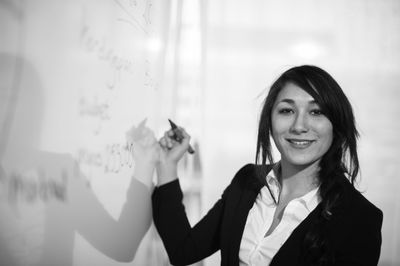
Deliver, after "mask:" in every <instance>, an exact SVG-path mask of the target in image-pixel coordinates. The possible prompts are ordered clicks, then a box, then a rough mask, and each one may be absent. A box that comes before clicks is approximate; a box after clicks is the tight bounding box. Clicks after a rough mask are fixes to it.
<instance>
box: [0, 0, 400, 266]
mask: <svg viewBox="0 0 400 266" xmlns="http://www.w3.org/2000/svg"><path fill="white" fill-rule="evenodd" d="M121 4H122V6H124V7H129V8H130V9H129V8H128V9H121V8H120V7H121ZM65 7H66V9H65ZM91 7H95V8H94V9H93V8H91ZM21 10H23V11H21ZM63 10H64V11H63ZM126 10H128V11H129V10H130V11H131V12H130V13H127V12H126ZM0 11H1V12H2V13H1V17H0V21H1V23H0V29H1V32H0V38H1V44H0V47H1V52H7V53H17V54H18V53H20V52H18V45H16V43H18V42H17V41H16V40H19V38H21V36H18V33H20V32H21V31H20V29H21V25H25V26H24V28H23V29H24V30H23V31H22V35H23V39H24V40H25V42H26V45H25V46H24V49H25V50H24V55H25V56H26V57H27V58H28V59H29V60H31V61H32V62H33V66H34V67H35V68H36V69H37V70H38V73H39V76H40V77H41V80H42V81H43V82H42V83H43V91H44V92H45V94H46V97H45V98H46V102H47V103H46V108H45V115H44V125H43V133H42V141H41V146H42V148H43V149H48V150H52V151H56V152H68V153H71V154H72V155H73V156H74V157H75V158H76V160H77V161H78V162H79V163H80V165H81V167H82V169H83V170H84V172H85V174H86V175H87V176H88V178H89V179H90V181H91V182H92V184H94V186H93V189H94V192H95V194H96V195H97V196H98V198H99V200H100V201H101V202H102V203H103V204H104V206H105V207H106V209H107V210H108V211H109V212H110V213H112V214H113V215H114V216H117V214H118V213H119V209H120V206H121V204H122V200H121V193H122V192H123V191H124V189H125V188H126V183H127V179H126V177H122V176H121V174H120V175H115V173H109V172H107V173H106V172H104V171H103V170H101V171H100V170H99V169H100V168H99V167H104V165H93V164H90V160H89V159H88V156H89V157H90V155H91V154H92V155H93V154H97V155H98V154H99V153H100V154H101V153H102V152H104V150H106V153H107V147H108V149H109V146H107V145H109V144H110V143H118V142H123V137H122V140H121V136H123V135H124V133H125V129H128V128H129V127H130V125H131V123H134V124H136V123H138V122H140V121H141V119H143V118H144V117H145V116H147V117H149V122H148V123H149V125H150V126H151V127H152V128H153V129H154V130H155V131H156V135H157V136H161V134H162V132H163V131H164V130H165V129H166V128H168V124H167V123H166V119H167V118H173V120H175V121H176V122H177V123H178V124H180V125H182V126H184V127H185V128H186V129H187V131H188V132H189V133H190V134H191V135H192V140H193V145H195V148H196V150H197V153H196V157H189V156H188V157H185V158H184V161H183V162H182V164H181V180H182V185H183V188H184V190H185V194H186V198H185V204H186V206H187V211H188V213H189V218H190V220H191V221H192V222H193V223H194V222H196V221H197V220H198V219H199V217H201V216H202V215H203V214H205V213H206V212H207V210H208V209H209V208H210V207H211V206H212V205H213V203H214V202H215V201H216V200H217V199H218V198H219V196H220V195H221V193H222V191H223V189H224V188H225V187H226V186H227V185H228V184H229V182H230V180H231V178H232V177H233V175H234V174H235V172H236V171H237V170H238V169H239V168H240V167H241V166H243V165H244V164H246V163H248V162H254V159H255V158H254V157H255V148H256V143H255V142H256V132H257V123H258V115H259V111H260V107H261V104H262V101H263V99H264V97H265V96H266V93H267V91H268V87H269V86H270V84H271V83H272V82H273V81H274V80H275V79H276V78H277V77H278V76H279V75H280V74H281V73H282V72H283V71H284V70H286V69H288V68H290V67H292V66H295V65H300V64H314V65H317V66H320V67H322V68H324V69H325V70H327V71H328V72H329V73H330V74H331V75H332V76H333V77H334V78H335V79H336V80H337V81H338V82H339V84H340V85H341V86H342V88H343V89H344V91H345V93H346V94H347V96H348V97H349V99H350V101H351V102H352V104H353V108H354V111H355V116H356V119H357V123H358V127H359V130H360V133H361V139H360V145H359V146H360V147H359V148H360V150H359V155H360V160H361V179H360V180H361V181H360V182H359V184H358V187H359V188H360V190H362V191H363V192H364V195H365V196H366V197H367V198H368V199H369V200H370V201H372V202H373V203H374V204H375V205H377V206H378V207H379V208H380V209H382V210H383V212H384V222H383V228H382V235H383V243H382V252H381V259H380V263H379V265H382V266H383V265H393V266H394V265H399V264H400V254H399V253H398V250H399V248H400V231H399V227H398V225H399V224H400V203H399V202H400V196H399V192H398V190H399V189H400V181H399V179H398V178H397V173H396V172H395V169H396V168H397V167H398V166H399V165H400V159H399V158H400V157H399V156H398V152H399V151H400V140H399V138H398V137H397V136H398V132H399V131H400V122H399V120H398V117H399V116H400V107H399V105H398V104H397V101H398V100H399V99H400V90H399V88H398V84H399V83H400V63H399V62H400V48H399V47H400V1H398V0H353V1H345V0H336V1H333V0H322V1H321V0H301V1H298V0H279V1H278V0H252V1H239V0H229V1H228V0H214V1H209V0H165V1H156V0H154V1H152V0H146V1H123V0H119V1H118V0H114V1H106V0H103V1H89V0H81V1H71V2H69V3H68V4H66V3H63V1H44V0H41V1H7V0H2V1H0ZM51 12H58V14H59V15H54V13H53V15H50V13H51ZM10 14H11V15H10ZM60 14H62V15H60ZM24 18H25V20H23V19H24ZM48 19H51V20H50V22H49V20H48ZM21 21H24V23H25V24H24V23H22V24H21V23H20V22H21ZM126 22H127V23H126ZM121 23H122V24H121ZM128 24H129V25H130V26H129V27H130V28H129V27H128V26H127V25H128ZM121 25H125V26H123V27H121ZM132 26H133V27H132ZM125 27H126V28H125ZM4 32H5V34H2V33H4ZM125 38H126V39H125ZM95 41H98V42H105V43H106V48H107V49H110V50H112V51H114V52H115V54H116V55H119V54H122V55H123V58H124V59H126V60H131V61H132V62H135V63H134V64H133V66H131V67H129V66H126V68H125V70H127V71H126V73H125V72H119V71H114V70H115V69H114V70H113V69H109V68H107V67H110V66H111V67H116V66H117V65H118V63H117V62H113V61H112V60H110V61H109V62H107V61H106V60H104V59H102V58H101V57H99V58H94V57H93V56H95V55H96V54H97V55H99V54H100V48H96V46H93V45H94V44H93V43H92V42H95ZM90 47H91V48H90ZM90 49H91V50H90ZM15 51H16V52H15ZM55 55H57V56H56V57H53V56H55ZM53 59H57V60H56V61H57V64H58V67H61V69H62V70H63V73H64V74H65V76H66V77H63V78H61V77H60V76H57V75H58V74H57V71H56V69H55V68H52V62H51V61H52V60H53ZM116 60H117V59H116ZM124 62H126V61H124ZM107 64H108V66H107ZM90 70H93V71H90ZM130 70H132V72H134V74H132V73H129V71H130ZM79 73H85V75H81V76H80V75H79ZM115 73H118V75H117V76H115V75H116V74H115ZM131 74H132V75H131ZM99 77H101V78H99ZM115 77H117V79H116V80H117V82H115ZM54 82H56V83H60V84H64V85H62V86H52V85H53V84H54ZM65 84H67V85H71V86H69V87H68V86H67V85H65ZM114 86H116V87H115V88H117V89H118V90H113V92H112V93H110V91H109V90H108V89H107V88H111V87H114ZM71 88H72V90H71ZM110 95H111V96H112V97H111V96H110ZM130 99H132V101H133V102H134V103H135V105H136V106H137V107H132V106H131V105H130ZM104 104H105V105H104ZM71 106H72V107H71ZM85 106H86V107H90V106H92V107H93V106H94V107H97V109H96V108H95V110H97V113H96V111H95V112H94V113H93V112H91V110H92V111H93V109H90V108H86V109H85ZM101 106H103V109H102V108H101ZM104 106H108V107H106V108H105V107H104ZM99 107H100V109H99ZM0 108H1V107H0ZM104 108H105V109H104ZM71 110H72V111H73V112H72V114H73V115H76V117H72V116H73V115H71V112H70V111H71ZM126 110H128V111H126ZM129 112H130V113H129ZM127 113H129V114H127ZM107 116H109V118H108V119H107ZM60 117H63V118H65V119H64V120H60V119H59V118H60ZM66 130H68V132H72V133H68V134H65V132H66ZM62 134H64V135H68V136H67V140H68V141H67V142H65V138H64V139H62V138H61V137H60V136H61V135H62ZM106 146H107V147H106ZM108 151H109V150H108ZM106 155H107V154H106ZM85 156H86V157H85ZM85 158H86V159H85ZM96 167H97V168H96ZM101 169H103V168H101ZM99 171H100V172H101V175H100V176H101V177H98V175H95V174H93V173H97V172H99ZM129 171H130V169H128V170H124V171H122V170H121V172H124V173H126V172H129ZM110 176H111V177H112V179H110ZM110 180H113V181H110ZM110 187H112V188H113V189H111V190H110V189H109V188H110ZM88 254H90V255H88ZM74 256H75V258H74V265H85V264H86V263H89V262H96V263H102V264H103V265H119V264H118V263H116V262H114V261H112V260H109V259H107V258H105V257H104V256H102V255H99V254H97V253H96V251H94V250H93V248H92V247H90V245H89V244H87V243H86V242H85V240H84V239H81V238H80V237H79V236H77V242H76V244H75V252H74ZM165 256H166V255H165V252H164V251H163V247H162V244H161V243H160V240H159V239H158V236H157V233H156V232H155V230H154V228H151V230H150V231H149V232H148V234H147V235H146V237H145V239H144V240H143V242H142V245H141V247H140V249H139V252H138V254H137V256H136V258H135V261H134V262H133V264H134V265H168V262H167V259H166V257H165ZM199 265H219V254H218V253H217V254H215V255H213V256H212V257H211V258H208V259H207V260H205V261H204V262H201V263H199Z"/></svg>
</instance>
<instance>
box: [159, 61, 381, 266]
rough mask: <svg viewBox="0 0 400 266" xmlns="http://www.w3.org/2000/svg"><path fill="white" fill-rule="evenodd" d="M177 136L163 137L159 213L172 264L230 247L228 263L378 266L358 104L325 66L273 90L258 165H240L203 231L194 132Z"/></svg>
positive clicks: (376, 224) (376, 216)
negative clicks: (184, 174)
mask: <svg viewBox="0 0 400 266" xmlns="http://www.w3.org/2000/svg"><path fill="white" fill-rule="evenodd" d="M169 134H170V132H166V134H165V135H164V137H163V138H162V139H161V141H160V144H161V146H162V151H161V154H162V156H161V157H160V158H163V159H162V160H160V163H159V167H158V169H157V170H158V187H157V188H156V189H155V190H154V193H153V218H154V223H155V225H156V227H157V230H158V232H159V234H160V236H161V238H162V240H163V242H164V245H165V247H166V250H167V252H168V255H169V258H170V261H171V263H172V264H174V265H186V264H191V263H194V262H196V261H199V260H201V259H203V258H205V257H207V256H209V255H211V254H213V253H214V252H216V251H217V250H221V265H377V263H378V259H379V255H380V247H381V226H382V212H381V211H380V210H379V209H378V208H377V207H375V206H374V205H373V204H372V203H370V202H369V201H368V200H367V199H366V198H364V196H362V195H361V194H360V193H359V192H358V191H357V190H356V189H355V188H354V185H353V184H354V181H355V179H356V176H357V174H358V169H359V163H358V155H357V137H358V132H357V129H356V127H355V120H354V116H353V111H352V107H351V105H350V103H349V101H348V100H347V97H346V96H345V94H344V93H343V91H342V89H341V88H340V86H339V85H338V84H337V82H336V81H335V80H334V79H333V78H332V77H331V76H330V75H329V74H328V73H327V72H325V71H324V70H322V69H320V68H318V67H315V66H308V65H305V66H299V67H294V68H291V69H289V70H287V71H286V72H284V73H283V74H282V75H281V76H280V77H279V78H278V80H277V81H276V82H275V83H274V84H273V85H272V86H271V89H270V91H269V93H268V96H267V98H266V99H265V103H264V106H263V109H262V112H261V116H260V123H259V131H258V140H257V153H256V164H247V165H246V166H244V167H243V168H242V169H240V170H239V171H238V173H237V174H236V175H235V177H234V178H233V180H232V182H231V184H230V185H229V186H228V187H227V188H226V189H225V191H224V193H223V195H222V197H221V199H220V200H219V201H218V202H217V203H216V204H215V205H214V206H213V207H212V208H211V210H210V211H209V212H208V213H207V215H206V216H205V217H203V218H202V219H201V220H200V221H199V222H198V223H197V224H196V225H195V226H194V227H191V225H190V224H189V222H188V220H187V217H186V213H185V210H184V207H183V205H182V202H181V201H182V191H181V188H180V184H179V181H178V179H177V171H176V169H177V163H178V161H179V159H180V158H181V157H182V156H183V154H184V153H185V152H186V151H187V149H188V147H189V140H190V136H189V135H188V134H186V133H185V134H184V139H183V141H182V143H178V142H176V141H175V142H174V141H173V140H172V139H171V138H170V137H169V136H170V135H169ZM271 137H272V139H273V141H274V142H275V144H276V146H277V148H278V150H279V152H280V153H281V160H280V161H279V162H275V161H274V159H273V156H272V148H271Z"/></svg>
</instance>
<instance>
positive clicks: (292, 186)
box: [278, 161, 319, 196]
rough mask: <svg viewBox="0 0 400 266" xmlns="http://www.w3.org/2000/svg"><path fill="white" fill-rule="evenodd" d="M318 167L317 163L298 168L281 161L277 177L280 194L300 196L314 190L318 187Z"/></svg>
mask: <svg viewBox="0 0 400 266" xmlns="http://www.w3.org/2000/svg"><path fill="white" fill-rule="evenodd" d="M318 165H319V161H316V162H314V163H312V164H310V165H300V166H298V165H293V164H290V163H287V162H285V161H281V163H280V171H279V175H278V176H279V182H280V183H281V186H282V192H284V193H285V194H291V195H297V196H300V195H304V194H306V193H308V192H309V191H311V190H313V189H314V188H316V187H317V186H318V185H319V181H318V169H319V166H318Z"/></svg>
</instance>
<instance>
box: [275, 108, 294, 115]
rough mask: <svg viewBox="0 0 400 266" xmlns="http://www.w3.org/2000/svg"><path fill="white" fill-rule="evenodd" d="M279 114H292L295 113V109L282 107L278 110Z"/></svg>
mask: <svg viewBox="0 0 400 266" xmlns="http://www.w3.org/2000/svg"><path fill="white" fill-rule="evenodd" d="M278 113H279V114H290V113H293V110H292V109H290V108H281V109H279V110H278Z"/></svg>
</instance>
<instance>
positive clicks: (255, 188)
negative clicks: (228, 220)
mask: <svg viewBox="0 0 400 266" xmlns="http://www.w3.org/2000/svg"><path fill="white" fill-rule="evenodd" d="M261 167H262V166H255V167H253V168H252V171H251V172H249V173H247V176H246V177H245V178H244V179H245V180H246V182H243V184H242V188H241V193H240V195H237V196H238V197H240V199H239V201H238V203H237V205H236V209H235V214H234V215H233V221H232V226H231V232H230V233H231V237H230V243H229V254H230V255H229V257H230V263H229V265H239V248H240V243H241V240H242V235H243V231H244V227H245V225H246V221H247V215H248V213H249V211H250V209H251V208H252V207H253V205H254V202H255V200H256V197H257V195H258V194H259V192H260V190H261V188H262V187H263V186H264V183H263V181H262V180H261V179H262V178H265V176H264V175H263V173H265V171H268V169H270V168H271V167H269V166H268V167H267V168H268V169H265V167H263V168H261ZM261 170H263V171H261Z"/></svg>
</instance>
